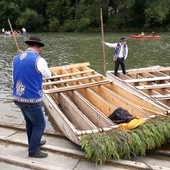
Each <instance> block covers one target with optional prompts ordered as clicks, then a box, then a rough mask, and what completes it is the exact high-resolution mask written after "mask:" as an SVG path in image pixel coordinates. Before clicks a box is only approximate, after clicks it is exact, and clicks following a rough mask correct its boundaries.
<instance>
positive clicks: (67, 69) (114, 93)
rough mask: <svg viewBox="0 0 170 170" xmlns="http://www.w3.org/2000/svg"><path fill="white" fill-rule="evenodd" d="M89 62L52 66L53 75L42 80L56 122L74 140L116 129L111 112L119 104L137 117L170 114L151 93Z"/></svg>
mask: <svg viewBox="0 0 170 170" xmlns="http://www.w3.org/2000/svg"><path fill="white" fill-rule="evenodd" d="M89 65H90V64H89V63H88V62H87V63H77V64H70V65H65V66H57V67H51V68H50V70H51V72H52V74H53V75H52V77H51V78H49V79H44V82H43V91H44V98H43V102H44V105H45V106H46V108H47V110H48V114H49V116H50V118H51V119H52V122H53V125H54V127H57V128H59V129H60V130H61V132H62V133H63V134H64V135H65V136H66V137H67V138H68V139H70V140H71V141H72V142H74V143H76V144H78V145H80V139H81V137H82V136H84V135H87V134H93V133H94V134H95V133H103V132H107V131H110V130H114V129H117V128H118V126H119V125H117V124H115V123H113V122H112V121H111V120H110V119H109V118H108V116H109V115H111V113H112V112H113V111H114V110H115V109H117V108H118V107H122V108H124V109H126V110H127V111H128V112H129V113H131V114H132V115H133V116H135V117H138V118H149V117H152V116H157V115H163V116H164V115H166V114H167V108H165V107H163V106H161V105H159V104H157V103H155V102H154V100H152V99H151V98H150V97H148V96H143V95H141V94H137V93H134V92H132V91H131V90H129V89H127V88H126V87H125V86H120V85H119V84H117V83H115V82H114V81H112V80H111V79H108V78H107V77H105V76H103V75H101V74H99V73H97V72H95V71H94V70H93V69H90V68H89V67H88V66H89Z"/></svg>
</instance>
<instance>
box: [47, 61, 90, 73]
mask: <svg viewBox="0 0 170 170" xmlns="http://www.w3.org/2000/svg"><path fill="white" fill-rule="evenodd" d="M89 65H90V63H89V62H86V63H77V64H70V65H64V66H58V67H50V68H49V69H50V70H51V71H53V70H65V69H69V68H78V67H86V66H89Z"/></svg>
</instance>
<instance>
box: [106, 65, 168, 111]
mask: <svg viewBox="0 0 170 170" xmlns="http://www.w3.org/2000/svg"><path fill="white" fill-rule="evenodd" d="M107 77H108V78H110V79H111V80H113V81H114V80H115V79H116V80H122V81H123V82H124V86H131V87H134V88H133V89H134V90H135V91H140V92H141V94H145V95H147V96H149V97H150V98H152V99H154V100H155V102H156V103H159V104H160V105H162V106H164V107H165V108H167V109H170V67H161V66H154V67H148V68H140V69H131V70H127V74H126V75H124V74H122V72H119V74H118V77H115V76H114V74H113V71H107Z"/></svg>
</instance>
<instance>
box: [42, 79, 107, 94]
mask: <svg viewBox="0 0 170 170" xmlns="http://www.w3.org/2000/svg"><path fill="white" fill-rule="evenodd" d="M106 83H110V81H109V80H102V81H97V82H92V83H86V84H80V85H73V86H68V87H60V88H53V89H49V90H44V93H57V92H64V91H69V90H77V89H82V88H88V87H92V86H98V85H101V84H106Z"/></svg>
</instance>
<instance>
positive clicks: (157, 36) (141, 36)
mask: <svg viewBox="0 0 170 170" xmlns="http://www.w3.org/2000/svg"><path fill="white" fill-rule="evenodd" d="M130 37H131V38H151V39H154V38H160V37H161V36H160V35H130Z"/></svg>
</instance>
